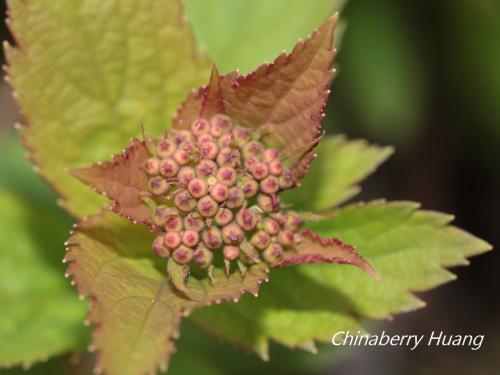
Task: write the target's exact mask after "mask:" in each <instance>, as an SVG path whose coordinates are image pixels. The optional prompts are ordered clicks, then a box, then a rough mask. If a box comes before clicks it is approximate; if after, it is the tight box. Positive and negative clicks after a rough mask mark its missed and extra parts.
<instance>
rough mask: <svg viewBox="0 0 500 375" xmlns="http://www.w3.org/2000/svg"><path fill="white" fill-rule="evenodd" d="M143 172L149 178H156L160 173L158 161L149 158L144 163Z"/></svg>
mask: <svg viewBox="0 0 500 375" xmlns="http://www.w3.org/2000/svg"><path fill="white" fill-rule="evenodd" d="M144 171H145V172H146V173H147V174H148V175H150V176H156V175H157V174H159V173H160V159H158V158H149V159H148V160H146V162H145V163H144Z"/></svg>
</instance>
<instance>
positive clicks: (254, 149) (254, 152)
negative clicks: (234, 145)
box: [243, 141, 262, 158]
mask: <svg viewBox="0 0 500 375" xmlns="http://www.w3.org/2000/svg"><path fill="white" fill-rule="evenodd" d="M261 152H262V145H261V144H260V143H259V142H257V141H251V142H248V143H247V144H246V145H245V146H243V156H244V157H245V158H248V157H250V156H257V157H258V156H259V155H260V153H261Z"/></svg>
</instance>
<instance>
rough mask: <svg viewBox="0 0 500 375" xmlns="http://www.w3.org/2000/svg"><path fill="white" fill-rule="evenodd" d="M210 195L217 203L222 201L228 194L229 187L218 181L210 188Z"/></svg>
mask: <svg viewBox="0 0 500 375" xmlns="http://www.w3.org/2000/svg"><path fill="white" fill-rule="evenodd" d="M210 196H211V197H212V198H213V199H214V200H215V201H216V202H219V203H222V202H224V201H225V200H226V199H227V197H228V196H229V188H228V187H227V186H226V185H224V184H222V183H220V182H216V183H215V184H214V185H213V186H212V187H211V188H210Z"/></svg>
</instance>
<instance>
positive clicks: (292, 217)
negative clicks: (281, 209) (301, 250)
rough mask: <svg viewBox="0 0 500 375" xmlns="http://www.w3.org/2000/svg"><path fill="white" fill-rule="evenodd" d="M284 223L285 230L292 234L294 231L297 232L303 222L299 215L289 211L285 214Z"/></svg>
mask: <svg viewBox="0 0 500 375" xmlns="http://www.w3.org/2000/svg"><path fill="white" fill-rule="evenodd" d="M284 222H285V228H286V229H289V230H291V231H292V232H295V231H296V230H298V229H299V228H300V226H301V225H302V222H303V220H302V218H301V217H300V215H299V214H297V213H296V212H292V211H290V212H287V214H286V216H285V220H284Z"/></svg>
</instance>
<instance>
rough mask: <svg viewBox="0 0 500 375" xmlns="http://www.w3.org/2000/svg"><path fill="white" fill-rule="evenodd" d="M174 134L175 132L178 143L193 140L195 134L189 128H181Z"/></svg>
mask: <svg viewBox="0 0 500 375" xmlns="http://www.w3.org/2000/svg"><path fill="white" fill-rule="evenodd" d="M173 134H174V140H175V142H176V143H177V144H181V143H183V142H192V141H193V136H192V134H191V132H190V131H189V130H179V131H175V132H174V133H173Z"/></svg>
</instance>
